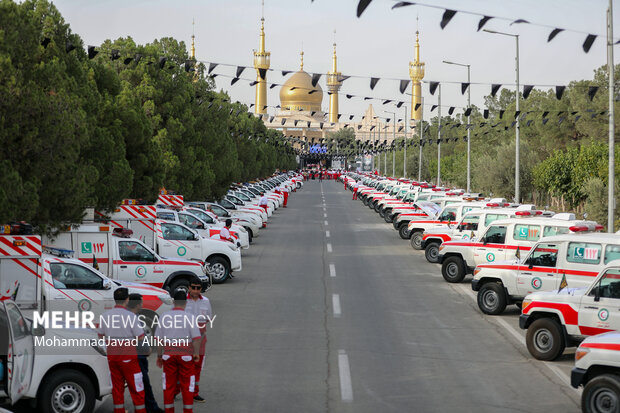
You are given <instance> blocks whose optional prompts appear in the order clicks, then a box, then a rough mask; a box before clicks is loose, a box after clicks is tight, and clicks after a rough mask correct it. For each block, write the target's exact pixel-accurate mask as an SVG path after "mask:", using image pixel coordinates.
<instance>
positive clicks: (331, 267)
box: [329, 264, 336, 278]
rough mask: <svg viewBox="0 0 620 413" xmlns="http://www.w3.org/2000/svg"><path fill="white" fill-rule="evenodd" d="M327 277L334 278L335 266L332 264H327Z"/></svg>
mask: <svg viewBox="0 0 620 413" xmlns="http://www.w3.org/2000/svg"><path fill="white" fill-rule="evenodd" d="M329 276H330V277H333V278H335V277H336V266H335V265H334V264H329Z"/></svg>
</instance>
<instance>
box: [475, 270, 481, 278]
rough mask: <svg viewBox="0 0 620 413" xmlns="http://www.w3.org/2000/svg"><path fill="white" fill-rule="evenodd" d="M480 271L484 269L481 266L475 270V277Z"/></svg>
mask: <svg viewBox="0 0 620 413" xmlns="http://www.w3.org/2000/svg"><path fill="white" fill-rule="evenodd" d="M480 271H482V269H481V268H476V269H475V270H474V277H475V276H476V275H477V274H478V273H479V272H480Z"/></svg>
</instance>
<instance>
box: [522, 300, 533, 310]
mask: <svg viewBox="0 0 620 413" xmlns="http://www.w3.org/2000/svg"><path fill="white" fill-rule="evenodd" d="M530 304H532V300H523V302H522V303H521V310H523V309H524V308H527V306H529V305H530Z"/></svg>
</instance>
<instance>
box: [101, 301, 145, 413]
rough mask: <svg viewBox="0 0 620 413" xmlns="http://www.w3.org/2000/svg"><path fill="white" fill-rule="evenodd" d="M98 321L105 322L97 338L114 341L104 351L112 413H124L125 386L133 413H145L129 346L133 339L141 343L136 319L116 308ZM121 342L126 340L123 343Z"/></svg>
mask: <svg viewBox="0 0 620 413" xmlns="http://www.w3.org/2000/svg"><path fill="white" fill-rule="evenodd" d="M101 319H102V320H103V319H106V320H108V321H107V322H102V323H101V325H100V327H99V331H98V332H99V336H100V337H106V338H108V339H116V341H112V340H111V341H110V343H111V344H110V345H109V346H108V347H107V354H108V367H109V368H110V378H111V379H112V402H113V403H114V413H125V383H127V387H128V388H129V394H130V395H131V399H132V401H133V405H134V409H135V411H136V413H142V412H146V408H145V406H144V382H143V381H142V370H141V369H140V364H138V353H137V351H136V348H135V346H133V345H131V343H130V342H129V340H132V339H134V338H135V337H138V340H141V339H143V338H144V331H143V330H142V328H141V327H140V326H139V323H138V322H137V317H136V315H135V314H134V313H132V312H131V311H129V310H127V309H126V308H125V307H123V306H120V305H117V306H115V307H114V308H113V309H111V310H108V311H106V312H105V313H103V314H102V315H101ZM121 340H127V343H123V341H121ZM112 343H114V344H112Z"/></svg>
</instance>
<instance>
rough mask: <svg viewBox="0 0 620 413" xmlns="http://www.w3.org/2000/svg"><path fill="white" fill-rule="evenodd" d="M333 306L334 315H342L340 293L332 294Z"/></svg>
mask: <svg viewBox="0 0 620 413" xmlns="http://www.w3.org/2000/svg"><path fill="white" fill-rule="evenodd" d="M332 307H333V309H334V317H340V316H341V315H342V310H341V309H340V294H332Z"/></svg>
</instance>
